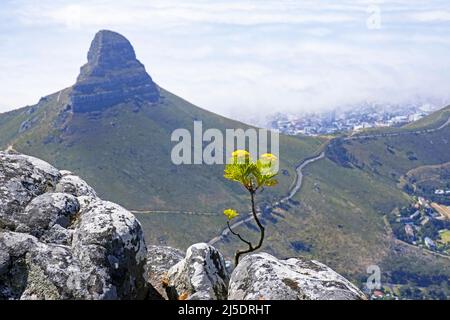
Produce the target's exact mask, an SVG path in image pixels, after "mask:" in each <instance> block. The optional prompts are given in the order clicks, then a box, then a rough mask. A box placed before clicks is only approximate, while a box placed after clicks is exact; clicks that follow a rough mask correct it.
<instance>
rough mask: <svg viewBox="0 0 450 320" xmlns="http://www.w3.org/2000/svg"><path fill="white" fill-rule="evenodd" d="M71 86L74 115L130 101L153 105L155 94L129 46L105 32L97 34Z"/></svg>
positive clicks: (153, 87) (155, 98)
mask: <svg viewBox="0 0 450 320" xmlns="http://www.w3.org/2000/svg"><path fill="white" fill-rule="evenodd" d="M87 58H88V62H87V63H86V64H85V65H84V66H82V67H81V70H80V75H79V76H78V79H77V82H76V84H75V85H74V86H73V91H72V94H71V104H72V107H73V110H74V112H90V111H101V110H104V109H106V108H108V107H110V106H113V105H116V104H119V103H124V102H128V101H132V100H139V101H148V102H156V101H157V100H158V99H159V91H158V88H157V86H156V85H155V83H154V82H153V80H152V78H151V77H150V75H149V74H148V73H147V72H146V70H145V67H144V65H143V64H142V63H140V62H139V60H137V59H136V54H135V52H134V49H133V46H132V45H131V43H130V42H129V41H128V40H127V39H126V38H125V37H124V36H122V35H121V34H119V33H117V32H113V31H109V30H101V31H99V32H97V34H96V35H95V37H94V40H93V41H92V43H91V47H90V49H89V52H88V56H87Z"/></svg>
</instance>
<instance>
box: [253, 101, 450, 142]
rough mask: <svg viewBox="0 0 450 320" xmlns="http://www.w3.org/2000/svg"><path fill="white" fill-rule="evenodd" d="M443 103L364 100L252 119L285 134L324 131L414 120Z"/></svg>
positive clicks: (330, 132)
mask: <svg viewBox="0 0 450 320" xmlns="http://www.w3.org/2000/svg"><path fill="white" fill-rule="evenodd" d="M443 106H444V104H439V103H436V104H431V103H411V104H403V105H393V104H380V103H367V102H366V103H364V104H361V105H358V106H352V107H346V108H344V107H343V108H336V109H334V110H332V111H324V112H315V113H312V112H309V113H297V114H294V113H280V112H277V113H274V114H271V115H269V116H268V117H267V118H266V120H265V121H263V122H259V123H254V124H257V125H260V126H263V127H266V128H269V129H275V130H278V131H279V132H280V133H283V134H288V135H300V134H302V135H307V136H316V135H327V134H336V133H342V132H351V131H358V130H362V129H366V128H374V127H392V126H401V125H404V124H407V123H409V122H413V121H417V120H419V119H421V118H423V117H425V116H426V115H428V114H430V113H431V112H433V111H435V110H437V109H439V108H441V107H443Z"/></svg>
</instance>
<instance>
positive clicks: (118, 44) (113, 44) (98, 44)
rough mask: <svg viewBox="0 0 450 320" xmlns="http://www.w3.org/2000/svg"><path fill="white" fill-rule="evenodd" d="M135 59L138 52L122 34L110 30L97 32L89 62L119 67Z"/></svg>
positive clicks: (90, 51)
mask: <svg viewBox="0 0 450 320" xmlns="http://www.w3.org/2000/svg"><path fill="white" fill-rule="evenodd" d="M135 60H136V54H135V52H134V49H133V46H132V45H131V43H130V41H128V39H127V38H125V37H124V36H122V35H121V34H119V33H117V32H114V31H109V30H101V31H99V32H97V34H96V35H95V37H94V40H92V43H91V47H90V49H89V52H88V64H91V65H104V66H105V67H108V66H109V67H111V68H118V67H123V66H126V64H127V63H128V62H131V63H133V62H135Z"/></svg>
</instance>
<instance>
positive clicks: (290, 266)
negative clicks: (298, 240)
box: [228, 253, 366, 300]
mask: <svg viewBox="0 0 450 320" xmlns="http://www.w3.org/2000/svg"><path fill="white" fill-rule="evenodd" d="M228 299H230V300H360V299H366V297H365V295H364V294H363V293H362V292H361V291H360V290H359V289H358V288H356V287H355V286H354V285H353V284H352V283H350V282H349V281H348V280H347V279H345V278H344V277H342V276H341V275H339V274H338V273H336V272H335V271H333V270H332V269H330V268H329V267H327V266H326V265H324V264H322V263H319V262H317V261H309V260H303V259H301V258H292V259H288V260H278V259H276V258H275V257H273V256H271V255H270V254H267V253H259V254H253V255H249V256H246V257H245V258H244V259H242V261H241V262H240V263H239V265H238V266H237V267H236V268H235V269H234V271H233V273H232V275H231V280H230V285H229V289H228Z"/></svg>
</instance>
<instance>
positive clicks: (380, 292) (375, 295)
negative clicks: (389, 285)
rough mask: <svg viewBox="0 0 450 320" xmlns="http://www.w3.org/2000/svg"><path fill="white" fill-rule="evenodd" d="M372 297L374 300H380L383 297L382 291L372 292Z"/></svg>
mask: <svg viewBox="0 0 450 320" xmlns="http://www.w3.org/2000/svg"><path fill="white" fill-rule="evenodd" d="M372 296H373V297H374V298H377V299H380V298H383V297H384V293H383V291H380V290H374V291H373V293H372Z"/></svg>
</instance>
